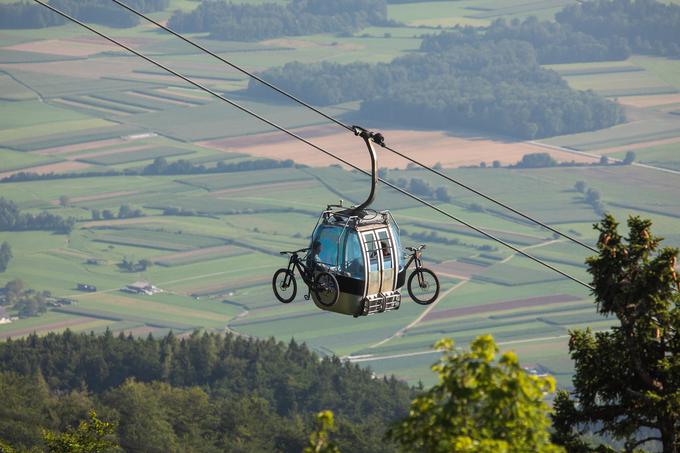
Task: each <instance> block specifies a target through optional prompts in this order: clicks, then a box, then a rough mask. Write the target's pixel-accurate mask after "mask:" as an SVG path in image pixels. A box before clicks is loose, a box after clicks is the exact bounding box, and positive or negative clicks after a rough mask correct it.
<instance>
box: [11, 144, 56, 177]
mask: <svg viewBox="0 0 680 453" xmlns="http://www.w3.org/2000/svg"><path fill="white" fill-rule="evenodd" d="M58 161H59V159H55V158H53V157H49V156H40V155H35V154H29V153H24V152H20V151H12V150H9V149H4V148H0V173H4V172H7V171H9V170H23V169H26V168H30V167H34V166H37V165H46V164H51V163H54V162H58Z"/></svg>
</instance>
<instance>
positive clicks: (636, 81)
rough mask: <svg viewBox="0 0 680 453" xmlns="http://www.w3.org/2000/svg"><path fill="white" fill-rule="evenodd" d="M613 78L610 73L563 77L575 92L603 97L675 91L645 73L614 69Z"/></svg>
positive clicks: (650, 74)
mask: <svg viewBox="0 0 680 453" xmlns="http://www.w3.org/2000/svg"><path fill="white" fill-rule="evenodd" d="M614 70H615V71H616V72H614V74H616V76H615V77H613V76H612V73H611V72H604V70H603V69H602V68H599V71H598V72H594V73H593V72H591V73H585V72H584V73H581V74H579V75H565V76H564V77H565V79H566V80H567V82H568V83H569V85H570V86H571V87H572V88H574V89H577V90H595V91H597V92H599V93H600V94H602V95H603V96H610V97H616V96H640V95H653V94H672V93H676V92H677V89H676V88H675V87H674V86H672V85H668V84H667V83H665V82H664V81H663V80H661V79H659V78H658V77H656V76H655V75H654V74H652V73H649V72H647V71H644V70H642V71H626V72H621V71H620V70H618V68H614Z"/></svg>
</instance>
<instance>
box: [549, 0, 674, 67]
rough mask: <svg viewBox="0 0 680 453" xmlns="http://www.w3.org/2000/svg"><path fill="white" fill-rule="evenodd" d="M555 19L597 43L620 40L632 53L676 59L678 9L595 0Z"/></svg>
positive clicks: (640, 1) (646, 0)
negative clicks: (593, 38) (587, 35)
mask: <svg viewBox="0 0 680 453" xmlns="http://www.w3.org/2000/svg"><path fill="white" fill-rule="evenodd" d="M555 18H556V19H557V21H558V22H559V23H561V24H565V25H569V26H571V27H572V28H573V29H574V30H577V31H581V32H583V33H587V34H589V35H592V36H594V37H595V38H597V39H600V40H608V39H620V40H624V41H626V42H627V44H628V46H629V47H630V48H631V49H632V50H633V51H634V52H640V53H647V54H656V55H665V56H671V57H680V5H676V4H673V3H670V4H664V3H661V2H658V1H656V0H635V1H631V0H615V1H608V0H595V1H590V2H578V3H575V4H573V5H569V6H567V7H566V8H564V10H562V11H561V12H559V13H557V15H556V16H555Z"/></svg>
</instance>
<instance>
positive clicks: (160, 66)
mask: <svg viewBox="0 0 680 453" xmlns="http://www.w3.org/2000/svg"><path fill="white" fill-rule="evenodd" d="M33 1H34V2H36V3H39V4H41V5H43V6H44V7H46V8H48V9H50V10H51V11H53V12H55V13H56V14H59V15H60V16H62V17H64V18H66V19H68V20H70V21H72V22H74V23H76V24H78V25H80V26H81V27H83V28H86V29H87V30H89V31H91V32H92V33H94V34H96V35H97V36H99V37H101V38H104V39H106V40H107V41H109V42H111V43H113V44H115V45H117V46H119V47H121V48H123V49H125V50H127V51H128V52H130V53H132V54H134V55H136V56H138V57H140V58H142V59H143V60H145V61H147V62H149V63H151V64H153V65H155V66H157V67H159V68H161V69H163V70H164V71H167V72H168V73H170V74H172V75H174V76H176V77H178V78H180V79H182V80H184V81H185V82H187V83H189V84H191V85H193V86H195V87H196V88H198V89H200V90H203V91H205V92H206V93H209V94H211V95H212V96H214V97H216V98H218V99H220V100H222V101H224V102H226V103H228V104H229V105H231V106H232V107H235V108H237V109H239V110H241V111H242V112H244V113H247V114H248V115H251V116H253V117H254V118H257V119H259V120H260V121H262V122H264V123H266V124H268V125H270V126H272V127H274V128H275V129H278V130H279V131H281V132H283V133H285V134H287V135H289V136H291V137H293V138H295V139H297V140H299V141H301V142H303V143H305V144H307V145H308V146H311V147H312V148H314V149H316V150H318V151H321V152H322V153H324V154H326V155H327V156H329V157H332V158H334V159H336V160H338V161H340V162H342V163H343V164H345V165H347V166H348V167H350V168H353V169H355V170H357V171H359V172H361V173H363V174H365V175H368V176H370V174H369V173H368V172H367V171H366V170H363V169H362V168H359V167H357V166H356V165H354V164H352V163H350V162H348V161H347V160H345V159H343V158H341V157H339V156H336V155H335V154H333V153H331V152H330V151H327V150H325V149H323V148H321V147H320V146H318V145H315V144H314V143H312V142H310V141H309V140H307V139H305V138H303V137H300V136H299V135H297V134H296V133H294V132H292V131H290V130H288V129H286V128H285V127H283V126H280V125H278V124H276V123H274V122H273V121H270V120H268V119H267V118H264V117H263V116H261V115H259V114H257V113H255V112H253V111H251V110H250V109H248V108H246V107H244V106H242V105H240V104H238V103H236V102H234V101H232V100H230V99H228V98H226V97H224V96H222V95H221V94H219V93H216V92H215V91H213V90H211V89H210V88H208V87H206V86H204V85H202V84H200V83H198V82H196V81H194V80H192V79H190V78H189V77H186V76H184V75H182V74H180V73H178V72H176V71H175V70H173V69H170V68H168V67H167V66H165V65H163V64H162V63H159V62H157V61H155V60H154V59H152V58H150V57H147V56H146V55H144V54H142V53H140V52H138V51H136V50H134V49H132V48H130V47H128V46H127V45H125V44H123V43H121V42H120V41H117V40H116V39H114V38H111V37H109V36H107V35H105V34H104V33H102V32H100V31H98V30H96V29H95V28H92V27H90V26H89V25H87V24H85V23H83V22H81V21H79V20H78V19H76V18H74V17H71V16H70V15H68V14H66V13H64V12H62V11H60V10H59V9H57V8H55V7H53V6H51V5H49V4H47V3H44V2H42V1H41V0H33ZM378 180H379V181H380V182H382V183H383V184H385V185H386V186H388V187H391V188H392V189H394V190H396V191H398V192H400V193H402V194H404V195H406V196H408V197H410V198H412V199H414V200H416V201H418V202H419V203H422V204H423V205H425V206H428V207H430V208H432V209H434V210H435V211H437V212H439V213H440V214H443V215H444V216H446V217H448V218H450V219H452V220H454V221H456V222H459V223H461V224H462V225H465V226H467V227H468V228H470V229H472V230H474V231H476V232H478V233H479V234H481V235H483V236H485V237H487V238H489V239H491V240H493V241H496V242H498V243H499V244H502V245H504V246H506V247H508V248H509V249H511V250H514V251H515V252H517V253H519V254H520V255H522V256H525V257H526V258H529V259H531V260H533V261H535V262H536V263H539V264H541V265H542V266H545V267H547V268H548V269H551V270H552V271H554V272H557V273H558V274H560V275H562V276H563V277H566V278H568V279H570V280H572V281H574V282H576V283H578V284H580V285H582V286H584V287H586V288H588V289H590V290H594V288H593V287H592V286H590V285H589V284H587V283H585V282H583V281H581V280H579V279H577V278H576V277H574V276H572V275H569V274H567V273H566V272H564V271H562V270H560V269H558V268H556V267H554V266H552V265H550V264H548V263H546V262H544V261H543V260H541V259H539V258H536V257H534V256H532V255H529V254H528V253H526V252H525V251H523V250H521V249H519V248H517V247H515V246H513V245H512V244H509V243H507V242H505V241H503V240H502V239H500V238H497V237H496V236H494V235H492V234H491V233H487V232H486V231H484V230H482V229H480V228H478V227H476V226H474V225H472V224H470V223H467V222H465V221H464V220H461V219H459V218H457V217H455V216H454V215H452V214H450V213H448V212H446V211H444V210H443V209H441V208H439V207H437V206H435V205H433V204H432V203H429V202H428V201H425V200H423V199H422V198H420V197H418V196H416V195H413V194H412V193H410V192H407V191H406V190H404V189H402V188H400V187H398V186H396V185H394V184H392V183H390V182H389V181H385V180H384V179H382V178H378Z"/></svg>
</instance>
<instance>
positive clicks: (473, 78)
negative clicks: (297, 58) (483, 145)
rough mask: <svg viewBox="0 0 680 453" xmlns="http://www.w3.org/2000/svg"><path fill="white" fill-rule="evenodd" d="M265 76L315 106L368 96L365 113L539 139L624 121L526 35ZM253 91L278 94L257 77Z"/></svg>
mask: <svg viewBox="0 0 680 453" xmlns="http://www.w3.org/2000/svg"><path fill="white" fill-rule="evenodd" d="M261 76H262V77H263V78H264V79H266V80H268V81H270V82H272V83H274V84H276V85H278V86H280V87H281V88H283V89H285V90H287V91H289V92H291V93H292V94H294V95H297V96H301V97H302V98H303V99H305V100H306V101H309V102H311V103H313V104H317V105H328V104H335V103H339V102H347V101H352V100H362V103H361V107H360V111H359V114H360V116H361V117H364V118H370V119H372V120H382V121H385V122H389V123H391V124H400V125H405V126H409V127H420V128H432V129H445V130H450V129H452V128H455V127H461V126H463V127H472V128H477V129H484V130H488V131H492V132H497V133H502V134H507V135H511V136H515V137H519V138H523V139H533V138H538V137H548V136H554V135H562V134H572V133H576V132H583V131H590V130H597V129H601V128H605V127H609V126H612V125H615V124H617V123H619V122H622V121H623V120H624V114H623V110H622V109H621V107H620V106H619V105H618V104H616V103H614V102H611V101H608V100H606V99H604V98H603V97H601V96H599V95H597V94H595V93H594V92H592V91H576V90H573V89H571V88H569V86H568V85H567V84H566V82H565V81H564V80H563V79H562V78H561V77H560V76H559V75H558V74H557V73H555V72H554V71H551V70H547V69H544V68H542V67H541V66H540V65H539V64H538V61H537V57H536V51H535V50H534V48H533V47H532V46H531V44H529V43H527V42H523V41H510V40H501V41H498V42H496V41H481V42H475V43H469V44H463V45H460V46H455V47H451V48H449V49H447V50H446V51H444V52H419V53H413V54H410V55H406V56H404V57H400V58H397V59H395V60H393V61H392V62H391V63H388V64H379V65H378V64H366V63H352V64H348V65H341V64H337V63H329V62H322V63H313V64H303V63H289V64H287V65H285V66H283V67H281V68H274V69H270V70H267V71H264V72H263V73H262V74H261ZM248 93H250V94H251V95H254V96H258V97H269V96H272V94H271V93H270V92H269V91H267V90H266V89H265V88H263V87H262V86H261V84H258V83H254V82H252V81H251V82H250V83H249V85H248Z"/></svg>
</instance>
